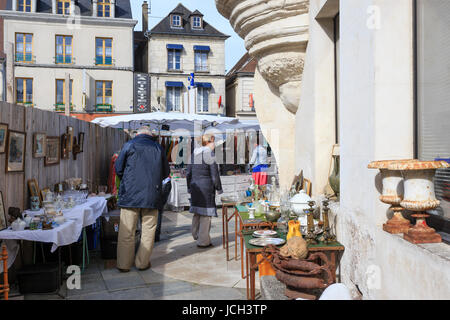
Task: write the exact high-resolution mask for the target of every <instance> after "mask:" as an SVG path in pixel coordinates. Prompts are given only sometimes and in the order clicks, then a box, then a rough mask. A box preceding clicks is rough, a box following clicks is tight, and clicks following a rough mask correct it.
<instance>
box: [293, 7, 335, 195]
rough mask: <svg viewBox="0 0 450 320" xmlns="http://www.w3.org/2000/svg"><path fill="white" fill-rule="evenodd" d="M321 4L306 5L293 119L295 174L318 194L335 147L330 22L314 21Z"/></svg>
mask: <svg viewBox="0 0 450 320" xmlns="http://www.w3.org/2000/svg"><path fill="white" fill-rule="evenodd" d="M324 2H325V1H324V0H311V1H310V14H309V16H310V24H309V28H310V40H309V43H308V48H307V51H306V58H305V68H304V71H303V80H302V88H301V96H300V105H299V108H298V111H297V113H296V115H295V119H296V125H295V132H296V139H295V158H296V171H297V172H300V171H301V170H303V174H304V177H305V178H307V179H310V180H311V181H312V182H313V184H312V187H313V194H314V195H317V194H321V193H323V192H324V191H325V188H326V186H327V184H328V177H329V169H330V163H331V162H330V161H331V152H332V148H333V145H334V144H335V141H336V140H335V86H334V79H335V78H334V76H335V71H334V33H333V30H334V29H333V21H332V19H327V20H316V16H317V14H318V12H319V11H320V9H321V8H322V5H323V3H324Z"/></svg>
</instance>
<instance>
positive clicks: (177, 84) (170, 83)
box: [166, 81, 183, 88]
mask: <svg viewBox="0 0 450 320" xmlns="http://www.w3.org/2000/svg"><path fill="white" fill-rule="evenodd" d="M166 87H178V88H181V87H183V82H181V81H166Z"/></svg>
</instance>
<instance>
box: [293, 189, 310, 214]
mask: <svg viewBox="0 0 450 320" xmlns="http://www.w3.org/2000/svg"><path fill="white" fill-rule="evenodd" d="M311 200H312V199H311V197H310V196H308V195H307V194H306V191H305V190H300V192H299V193H297V194H296V195H295V196H293V197H292V198H291V200H289V202H290V203H291V208H292V210H293V211H294V212H295V213H296V214H297V215H304V211H303V210H305V209H308V208H309V206H308V202H309V201H311Z"/></svg>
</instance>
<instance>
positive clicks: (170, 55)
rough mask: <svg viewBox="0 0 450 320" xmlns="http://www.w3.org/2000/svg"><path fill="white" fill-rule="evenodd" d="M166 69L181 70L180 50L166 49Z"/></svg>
mask: <svg viewBox="0 0 450 320" xmlns="http://www.w3.org/2000/svg"><path fill="white" fill-rule="evenodd" d="M167 61H168V64H167V69H169V70H181V50H177V49H168V51H167Z"/></svg>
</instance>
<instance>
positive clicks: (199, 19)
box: [191, 16, 203, 30]
mask: <svg viewBox="0 0 450 320" xmlns="http://www.w3.org/2000/svg"><path fill="white" fill-rule="evenodd" d="M196 19H198V22H199V26H196V25H195V20H196ZM191 25H192V29H198V30H202V29H203V18H202V17H200V16H193V17H192V18H191Z"/></svg>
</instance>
